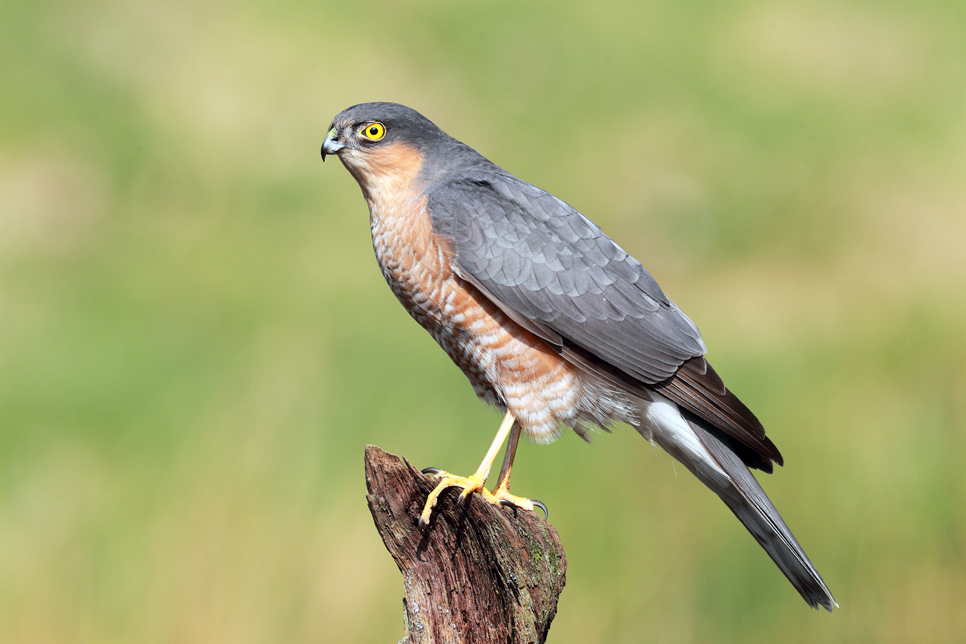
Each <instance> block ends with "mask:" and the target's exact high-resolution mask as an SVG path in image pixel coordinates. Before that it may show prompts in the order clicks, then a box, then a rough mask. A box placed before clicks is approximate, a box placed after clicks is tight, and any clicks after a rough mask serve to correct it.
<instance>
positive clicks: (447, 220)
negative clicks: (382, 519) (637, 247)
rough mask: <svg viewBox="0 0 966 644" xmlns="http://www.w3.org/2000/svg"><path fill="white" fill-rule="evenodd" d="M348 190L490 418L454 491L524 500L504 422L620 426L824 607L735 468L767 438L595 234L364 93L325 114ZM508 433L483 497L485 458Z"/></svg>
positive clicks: (743, 468)
mask: <svg viewBox="0 0 966 644" xmlns="http://www.w3.org/2000/svg"><path fill="white" fill-rule="evenodd" d="M327 155H336V156H338V157H339V160H340V161H341V162H342V164H343V165H344V166H345V167H346V169H348V171H349V173H350V174H351V175H352V176H353V177H354V178H355V180H356V181H357V182H358V183H359V186H360V187H361V188H362V194H363V196H364V197H365V199H366V203H367V204H368V206H369V225H370V228H371V230H372V244H373V247H374V249H375V253H376V259H377V260H378V263H379V267H380V269H382V274H383V276H384V277H385V278H386V281H387V282H388V283H389V286H390V288H391V289H392V291H393V293H394V294H395V295H396V297H397V298H398V299H399V301H400V302H401V303H402V305H403V306H404V307H405V308H406V310H407V311H408V312H409V314H410V315H411V316H412V317H413V318H414V319H415V320H416V321H417V322H418V323H419V324H420V325H421V326H423V328H425V329H426V330H427V331H429V333H430V334H431V335H432V336H433V338H434V339H435V340H436V342H437V343H439V345H440V346H441V347H442V348H443V350H444V351H446V353H447V354H448V355H449V357H450V358H451V359H452V360H453V362H455V363H456V365H457V366H458V367H459V368H460V369H461V370H462V371H463V373H464V374H465V375H466V377H467V378H468V379H469V381H470V384H471V385H472V386H473V389H474V391H475V392H476V394H477V396H479V397H480V398H481V399H482V400H484V401H485V402H487V403H489V404H491V405H494V406H496V407H498V408H499V409H501V410H502V411H504V412H505V417H504V420H503V423H502V424H501V426H500V429H499V431H498V432H497V436H496V438H495V439H494V441H493V444H492V445H491V447H490V449H489V451H488V452H487V453H486V456H485V457H484V459H483V462H482V463H481V464H480V467H479V469H478V470H477V471H476V473H475V474H473V475H471V476H469V477H460V476H454V475H452V474H449V473H447V472H441V471H435V473H436V476H437V477H438V479H439V483H438V485H437V487H436V488H435V490H433V492H432V493H431V494H430V496H429V498H428V499H427V500H426V505H425V508H424V510H423V513H422V516H421V521H420V523H421V524H422V525H426V524H427V523H428V521H429V518H430V515H431V512H432V509H433V507H434V505H435V503H436V499H437V497H438V496H439V494H440V492H442V491H443V490H445V489H447V488H450V487H457V488H462V493H461V496H460V499H461V500H462V499H464V498H466V496H467V495H468V494H471V493H473V492H478V493H480V494H481V495H482V496H483V497H484V498H485V499H486V500H488V501H489V502H491V503H509V504H512V505H515V506H518V507H520V508H523V509H526V510H533V508H534V504H535V503H536V504H538V505H541V506H542V504H539V502H534V501H533V500H531V499H526V498H522V497H518V496H514V495H512V494H510V491H509V487H510V470H511V467H512V465H513V458H514V455H515V452H516V447H517V441H518V440H519V437H520V433H521V432H523V433H525V434H526V435H527V436H528V437H530V438H531V439H533V440H535V441H537V442H550V441H552V440H554V439H555V438H556V437H557V436H559V435H560V431H561V428H562V427H570V428H571V429H573V430H574V431H575V432H577V434H579V435H580V436H582V437H586V435H587V433H588V432H589V431H591V430H593V429H596V428H603V429H607V428H608V427H609V426H611V425H613V424H614V423H617V422H624V423H627V424H629V425H631V426H633V427H634V428H635V429H636V430H637V431H638V432H640V434H641V435H642V436H643V437H644V438H646V439H647V440H648V441H650V442H651V443H652V444H655V445H658V446H660V447H661V448H663V449H664V450H665V451H667V452H668V453H669V454H670V455H671V456H672V457H674V458H675V459H676V460H678V461H680V462H681V463H682V464H684V466H685V467H687V468H688V470H690V471H691V472H692V473H693V474H694V475H695V476H696V477H697V478H698V479H699V480H700V481H701V482H702V483H704V484H705V485H706V486H707V487H709V488H711V490H713V491H714V492H715V493H716V494H717V495H718V496H719V497H721V500H722V501H724V502H725V504H727V506H728V507H729V508H730V509H731V511H732V512H733V513H734V514H735V515H736V516H737V517H738V519H739V520H740V521H741V522H742V523H743V524H744V525H745V527H746V528H747V529H748V531H749V532H751V534H752V536H754V538H755V539H756V540H757V541H758V543H759V544H761V546H762V547H763V548H764V549H765V551H766V552H767V553H768V554H769V555H770V556H771V558H772V559H773V560H774V561H775V563H776V564H777V565H778V567H779V568H780V569H781V571H782V572H783V573H785V575H786V576H787V577H788V579H789V581H791V583H792V585H794V586H795V588H796V589H797V590H798V592H799V593H801V595H802V597H804V599H805V601H806V602H808V604H809V605H810V606H811V607H813V608H817V607H818V606H823V607H824V608H826V609H827V610H830V611H831V610H832V607H833V606H837V604H836V603H835V600H834V599H833V597H832V594H831V593H830V592H829V590H828V588H827V587H826V585H825V582H824V581H822V578H821V576H820V575H819V574H818V571H816V570H815V567H814V566H813V565H812V563H811V562H810V561H809V559H808V557H807V556H806V555H805V552H804V551H803V550H802V548H801V546H799V545H798V542H797V541H796V540H795V537H794V536H792V533H791V531H790V530H789V529H788V527H787V526H786V525H785V522H784V521H783V520H782V518H781V516H779V514H778V511H777V510H776V509H775V507H774V506H773V505H772V503H771V501H770V500H769V499H768V497H767V496H766V495H765V493H764V491H763V490H762V489H761V487H760V486H759V485H758V482H757V481H756V480H755V477H754V476H752V474H751V472H750V471H749V468H756V469H759V470H762V471H763V472H769V473H770V472H771V471H772V464H773V463H778V464H779V465H781V464H782V456H781V453H779V451H778V448H777V447H775V445H774V444H773V443H772V441H771V440H770V439H769V438H768V437H767V436H765V430H764V428H763V427H762V425H761V423H760V422H759V421H758V419H757V418H756V417H755V415H754V414H753V413H752V412H751V411H749V409H748V408H747V407H746V406H745V405H744V404H742V402H741V401H740V400H738V398H737V397H736V396H735V395H734V394H733V393H732V392H731V391H729V390H728V389H727V388H725V386H724V383H723V382H722V381H721V378H720V377H719V376H718V374H717V373H716V372H715V370H714V369H712V368H711V365H710V364H709V363H708V361H707V360H706V359H705V358H704V354H705V353H706V352H707V349H706V347H705V344H704V341H703V340H702V339H701V333H700V332H699V331H698V328H697V327H696V326H695V325H694V323H693V322H691V320H690V319H688V317H687V316H686V315H685V314H684V313H683V312H682V311H681V310H680V309H679V308H678V307H677V306H676V305H675V304H674V302H672V301H671V300H670V299H669V298H668V297H667V296H666V295H665V294H664V292H663V291H662V290H661V288H660V287H659V286H658V285H657V282H655V281H654V279H653V278H652V277H651V276H650V274H649V273H648V272H647V271H646V270H644V267H643V266H641V263H640V262H638V261H637V260H636V259H634V258H633V257H631V256H630V255H629V254H628V253H627V252H626V251H625V250H624V249H622V248H621V247H620V246H618V245H617V243H616V242H614V241H613V240H612V239H611V238H610V237H608V236H607V235H605V234H604V232H603V231H602V230H601V229H600V228H598V227H597V226H596V225H595V224H594V223H592V222H591V221H590V220H589V219H587V218H586V217H584V216H583V215H582V214H581V213H579V212H578V211H577V210H576V209H574V208H573V207H571V206H570V205H568V204H566V203H564V202H563V201H561V200H560V199H558V198H556V197H554V196H553V195H552V194H550V193H548V192H545V191H544V190H541V189H540V188H537V187H536V186H533V185H531V184H529V183H527V182H525V181H523V180H521V179H518V178H517V177H515V176H513V175H511V174H510V173H508V172H506V171H505V170H503V169H501V168H499V167H498V166H496V165H495V164H493V163H492V162H490V161H489V160H487V159H485V158H484V157H483V156H482V155H480V154H479V153H478V152H476V151H475V150H473V149H472V148H470V147H469V146H467V145H465V144H463V143H461V142H459V141H457V140H456V139H453V138H452V137H450V136H448V135H447V134H446V133H444V132H443V131H442V130H441V129H439V128H438V127H436V125H434V124H433V123H432V122H431V121H430V120H429V119H427V118H426V117H424V116H422V115H421V114H419V113H418V112H416V111H415V110H412V109H410V108H408V107H404V106H402V105H398V104H395V103H365V104H362V105H356V106H354V107H350V108H348V109H346V110H343V111H342V112H340V113H339V114H338V115H337V116H336V117H335V119H333V121H332V124H331V129H330V130H329V132H328V134H327V136H326V137H325V141H324V143H323V144H322V160H323V161H324V160H325V157H326V156H327ZM507 439H509V443H508V444H507V449H506V455H505V458H504V460H503V467H502V468H501V472H500V475H499V477H498V480H497V485H496V487H495V488H494V490H493V491H492V492H490V491H488V490H486V489H485V488H484V483H485V481H486V478H487V476H488V475H489V473H490V468H491V466H492V464H493V462H494V460H495V459H496V456H497V453H498V452H499V450H500V448H501V447H502V445H503V443H504V442H506V441H507Z"/></svg>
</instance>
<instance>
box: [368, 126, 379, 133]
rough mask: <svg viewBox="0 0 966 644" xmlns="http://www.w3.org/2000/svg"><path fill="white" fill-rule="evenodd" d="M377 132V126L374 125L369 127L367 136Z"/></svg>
mask: <svg viewBox="0 0 966 644" xmlns="http://www.w3.org/2000/svg"><path fill="white" fill-rule="evenodd" d="M377 134H379V128H377V127H376V126H375V125H373V126H372V127H371V128H369V136H376V135H377Z"/></svg>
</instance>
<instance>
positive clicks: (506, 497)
mask: <svg viewBox="0 0 966 644" xmlns="http://www.w3.org/2000/svg"><path fill="white" fill-rule="evenodd" d="M519 443H520V424H519V423H514V424H513V430H512V431H511V432H510V440H509V442H508V443H507V444H506V453H505V454H504V455H503V467H501V468H500V476H499V477H497V480H496V487H495V488H493V496H494V498H496V499H497V500H498V501H499V502H500V503H501V504H503V505H515V506H517V507H518V508H523V509H524V510H529V511H530V512H533V508H534V507H535V506H536V507H540V508H541V509H542V510H543V516H544V517H545V518H549V516H550V513H549V512H548V511H547V506H545V505H544V504H543V503H541V502H540V501H537V500H536V499H525V498H523V497H522V496H515V495H513V494H510V472H512V471H513V459H514V458H516V455H517V445H518V444H519Z"/></svg>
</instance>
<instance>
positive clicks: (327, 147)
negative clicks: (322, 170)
mask: <svg viewBox="0 0 966 644" xmlns="http://www.w3.org/2000/svg"><path fill="white" fill-rule="evenodd" d="M337 136H338V133H337V132H336V131H335V128H332V129H331V130H329V133H328V134H326V135H325V141H323V142H322V161H323V162H324V161H325V157H326V155H328V154H337V153H338V152H339V150H341V149H342V148H344V147H345V145H344V144H342V143H340V142H339V141H337V140H336V137H337Z"/></svg>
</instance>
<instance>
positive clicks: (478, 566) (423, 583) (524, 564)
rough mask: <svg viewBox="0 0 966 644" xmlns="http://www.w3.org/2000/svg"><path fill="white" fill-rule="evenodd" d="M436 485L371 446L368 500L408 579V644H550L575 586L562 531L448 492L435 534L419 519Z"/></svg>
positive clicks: (434, 519)
mask: <svg viewBox="0 0 966 644" xmlns="http://www.w3.org/2000/svg"><path fill="white" fill-rule="evenodd" d="M434 485H435V481H434V480H433V478H432V477H430V476H427V475H425V474H422V473H421V472H419V471H418V470H416V469H415V468H414V467H413V466H412V465H410V464H409V462H408V461H406V460H405V459H403V458H401V457H399V456H396V455H394V454H389V453H387V452H384V451H383V450H381V449H379V448H378V447H375V446H373V445H369V446H368V447H366V486H367V487H368V489H369V494H368V495H367V496H366V500H367V501H368V503H369V510H370V511H371V512H372V518H373V521H375V524H376V529H377V530H378V531H379V534H380V535H381V536H382V540H383V542H384V543H385V544H386V548H387V549H388V550H389V553H390V554H391V555H392V557H393V559H395V560H396V565H397V566H399V571H400V572H402V574H403V588H404V590H405V592H406V597H405V598H404V599H403V607H404V609H405V613H404V616H405V622H406V627H407V629H408V631H409V632H408V635H407V637H406V638H404V639H403V640H402V641H403V642H405V643H407V644H454V643H457V642H458V643H461V644H463V643H465V644H491V643H493V644H496V643H499V644H516V643H520V644H523V643H527V644H533V643H540V642H544V641H545V640H546V637H547V632H548V631H549V630H550V622H551V621H552V620H553V618H554V615H556V613H557V599H558V597H559V596H560V592H561V591H562V590H563V587H564V583H566V575H565V573H566V568H567V559H566V557H565V556H564V551H563V546H562V545H561V544H560V538H559V537H558V536H557V531H556V530H554V529H553V527H552V526H551V525H550V524H549V523H547V522H546V521H544V520H543V517H542V516H540V515H537V514H535V513H533V512H526V511H523V510H515V509H514V508H506V507H497V506H494V505H491V504H489V503H487V502H486V501H484V500H483V499H481V498H479V496H478V495H475V494H474V495H472V496H470V497H469V498H468V499H467V500H466V502H465V503H463V504H462V505H458V504H457V503H456V498H457V496H458V495H459V490H457V489H453V490H447V491H446V492H444V493H443V494H442V495H441V497H440V499H439V502H438V503H437V505H436V508H435V509H434V510H433V516H432V519H431V521H430V523H429V525H428V526H426V527H425V528H423V529H420V527H419V513H420V512H421V511H422V509H423V504H424V503H425V501H426V496H427V495H428V494H429V492H430V491H431V490H432V489H433V487H434Z"/></svg>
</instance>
